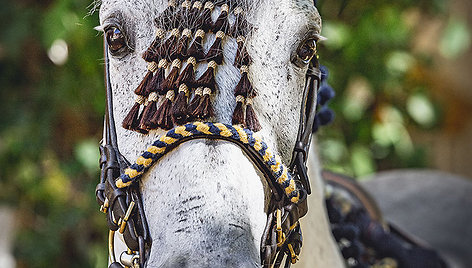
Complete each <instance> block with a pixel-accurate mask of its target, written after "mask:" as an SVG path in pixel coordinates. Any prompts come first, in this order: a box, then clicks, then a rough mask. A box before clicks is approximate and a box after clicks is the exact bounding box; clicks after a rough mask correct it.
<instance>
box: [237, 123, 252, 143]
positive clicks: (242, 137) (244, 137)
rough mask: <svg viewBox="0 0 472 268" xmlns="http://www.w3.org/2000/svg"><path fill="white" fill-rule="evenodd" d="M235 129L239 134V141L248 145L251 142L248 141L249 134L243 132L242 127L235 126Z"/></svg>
mask: <svg viewBox="0 0 472 268" xmlns="http://www.w3.org/2000/svg"><path fill="white" fill-rule="evenodd" d="M234 129H236V131H237V132H238V134H239V140H240V141H241V142H243V143H244V144H248V143H249V141H248V140H247V134H246V132H245V131H244V130H243V128H242V127H240V126H234Z"/></svg>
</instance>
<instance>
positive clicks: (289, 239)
mask: <svg viewBox="0 0 472 268" xmlns="http://www.w3.org/2000/svg"><path fill="white" fill-rule="evenodd" d="M104 54H105V81H106V111H105V119H104V135H103V140H102V143H101V145H100V170H101V173H100V182H99V183H98V185H97V187H96V191H95V194H96V197H97V202H98V204H99V205H100V206H101V209H100V210H101V211H102V212H104V213H106V215H107V222H108V227H109V229H110V232H109V251H110V252H109V255H110V259H111V265H110V266H109V267H110V268H117V267H123V266H122V264H123V265H125V266H126V267H144V265H145V262H146V259H147V258H148V256H149V253H150V248H151V243H152V240H151V237H150V233H149V228H148V226H147V221H146V216H145V214H144V208H143V203H142V199H141V193H140V190H139V186H138V184H137V183H135V184H131V185H130V186H129V187H127V188H118V187H117V186H116V184H115V182H116V180H117V178H119V176H120V174H123V172H124V170H125V168H127V167H128V166H129V165H130V163H129V162H128V161H127V160H126V159H125V157H123V155H121V153H120V151H119V147H118V142H117V135H116V129H115V120H114V116H113V96H112V87H111V83H110V74H109V53H108V45H107V42H106V40H105V41H104ZM320 80H321V72H320V69H319V64H318V60H317V58H316V57H314V58H313V59H312V60H311V61H310V63H309V66H308V71H307V73H306V82H305V88H304V92H303V99H302V103H301V111H300V122H299V129H298V135H297V140H296V142H295V146H294V149H293V153H292V160H291V162H290V165H289V170H290V172H291V174H292V176H293V178H294V179H295V181H296V183H297V186H298V188H299V189H300V190H301V196H300V201H299V202H298V203H297V204H295V203H292V202H290V200H288V199H287V198H286V197H284V195H283V194H281V191H282V190H281V189H280V188H279V187H277V186H276V185H274V184H271V183H270V179H269V177H270V176H271V175H270V174H269V173H270V172H268V171H267V168H266V167H265V165H264V164H263V163H261V160H260V159H258V157H257V154H254V152H251V150H250V149H247V148H246V147H245V146H242V145H241V144H239V143H238V142H234V141H233V140H229V141H232V142H234V143H236V144H238V145H239V147H240V148H242V149H243V151H245V152H246V155H248V156H249V158H250V159H251V160H252V162H253V163H254V164H255V165H256V166H257V167H258V168H259V169H260V170H261V172H262V173H263V174H264V176H265V177H266V178H267V179H268V181H269V186H270V188H271V191H272V197H273V198H272V200H271V201H270V204H269V209H268V213H267V215H268V219H267V224H266V228H265V230H264V232H263V237H262V240H261V241H262V242H261V249H260V250H261V264H262V266H263V267H279V266H280V265H281V264H282V261H283V258H284V257H285V255H287V257H286V261H285V267H290V265H291V263H295V262H296V260H297V258H298V254H299V252H300V247H301V244H302V235H301V229H300V225H299V223H298V219H299V218H300V217H302V216H304V215H305V214H306V212H307V210H308V208H307V203H306V196H307V194H310V193H311V188H310V181H309V178H308V175H307V168H306V160H307V155H308V151H309V149H310V143H311V136H312V127H313V123H314V119H315V113H316V99H317V98H316V97H317V90H318V88H319V84H320ZM196 138H205V137H199V136H198V135H196V136H194V137H189V138H188V139H186V140H185V141H187V140H192V139H196ZM218 139H222V138H218ZM225 140H228V139H225ZM254 155H256V156H254ZM116 231H119V232H120V233H122V234H123V237H124V240H125V243H126V245H127V247H128V251H127V252H123V254H121V256H120V257H119V261H118V260H117V258H116V256H115V253H114V245H113V244H114V241H113V239H114V234H115V232H116ZM280 237H283V240H280V239H281V238H280ZM120 262H121V263H120Z"/></svg>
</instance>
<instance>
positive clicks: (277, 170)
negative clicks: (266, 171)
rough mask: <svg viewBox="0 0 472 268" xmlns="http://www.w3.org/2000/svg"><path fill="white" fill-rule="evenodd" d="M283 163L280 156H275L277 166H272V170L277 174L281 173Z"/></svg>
mask: <svg viewBox="0 0 472 268" xmlns="http://www.w3.org/2000/svg"><path fill="white" fill-rule="evenodd" d="M281 162H282V161H281V160H280V157H279V156H278V155H276V156H275V165H272V166H271V168H272V171H273V172H274V173H277V172H279V171H280V164H282V163H281Z"/></svg>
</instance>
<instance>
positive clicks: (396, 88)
mask: <svg viewBox="0 0 472 268" xmlns="http://www.w3.org/2000/svg"><path fill="white" fill-rule="evenodd" d="M447 5H448V1H446V0H444V1H443V0H436V1H429V0H423V1H421V0H420V1H410V0H403V1H364V0H357V1H344V0H341V1H320V6H321V8H320V13H321V15H322V18H323V32H322V34H323V35H324V36H326V37H328V40H327V41H325V42H324V43H322V44H321V46H320V48H319V51H320V55H321V56H320V61H321V63H322V64H325V65H327V66H328V67H329V70H330V77H329V83H330V84H331V85H332V86H333V88H334V89H335V90H336V93H337V96H336V98H335V100H334V101H333V102H332V104H331V107H332V108H333V109H334V110H335V112H336V115H337V118H336V119H335V122H334V124H333V125H332V126H331V127H327V128H324V129H322V130H321V133H320V135H319V141H320V153H321V159H322V160H323V164H324V166H325V168H328V169H331V170H335V171H339V172H342V173H344V174H350V175H353V176H362V175H367V174H371V173H373V172H375V171H377V170H383V169H391V168H407V167H426V166H427V165H428V159H427V148H424V147H421V146H419V145H416V144H413V143H412V140H411V136H410V131H411V130H414V129H417V130H432V129H435V128H438V127H440V126H441V110H440V107H439V104H438V100H436V99H434V97H433V96H432V94H431V92H430V90H429V87H430V83H431V81H428V80H427V79H426V78H425V76H424V75H421V73H422V72H424V71H425V70H427V69H428V68H429V69H430V68H431V67H433V66H434V64H435V61H434V55H432V54H427V53H425V52H418V51H414V49H413V46H414V44H413V42H414V38H415V33H416V32H417V31H418V29H419V28H420V27H423V26H424V25H422V24H421V22H422V21H421V20H420V19H418V17H420V16H425V17H430V18H435V19H439V20H447V18H448V14H447V11H448V10H447ZM442 35H443V38H442V40H443V41H442V43H441V46H440V47H445V49H444V50H445V51H447V53H449V54H450V55H451V56H458V55H460V54H461V53H463V52H464V51H465V50H466V49H467V48H468V47H469V43H470V38H469V37H468V29H467V25H466V24H465V22H464V21H459V20H457V19H453V20H451V22H449V25H448V26H447V27H446V29H445V30H444V32H443V33H442Z"/></svg>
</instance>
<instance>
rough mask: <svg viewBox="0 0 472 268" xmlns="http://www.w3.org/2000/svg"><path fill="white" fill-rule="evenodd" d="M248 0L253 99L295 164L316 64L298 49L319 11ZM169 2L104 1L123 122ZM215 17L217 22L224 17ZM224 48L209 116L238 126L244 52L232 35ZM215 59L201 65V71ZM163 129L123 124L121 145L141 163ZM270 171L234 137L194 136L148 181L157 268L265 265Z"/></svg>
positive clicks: (300, 2) (301, 4)
mask: <svg viewBox="0 0 472 268" xmlns="http://www.w3.org/2000/svg"><path fill="white" fill-rule="evenodd" d="M241 5H242V6H243V7H244V8H245V10H246V12H247V16H246V18H247V21H248V23H249V24H251V26H252V27H251V30H250V31H249V32H248V34H247V40H246V48H247V53H248V55H250V56H251V59H252V61H251V64H250V65H249V68H248V69H249V71H248V77H249V80H250V81H251V83H252V86H253V88H254V89H255V90H257V93H258V96H257V97H255V98H254V100H253V106H254V110H255V113H256V115H257V117H258V119H259V121H260V124H261V126H262V130H261V131H260V132H261V135H262V136H263V137H264V140H265V141H266V142H267V143H268V144H269V146H271V147H272V148H273V149H274V151H276V152H278V154H279V155H281V157H282V161H283V162H285V163H288V162H289V160H290V157H291V151H292V149H293V146H294V142H295V139H296V135H297V130H298V122H299V115H300V105H301V97H302V94H303V90H304V85H305V72H306V69H307V64H306V63H304V62H303V60H300V58H303V56H306V53H300V49H299V48H300V47H302V48H303V47H304V46H303V45H304V44H305V43H310V42H311V41H312V40H314V39H316V38H317V37H318V34H319V32H320V27H321V21H320V17H319V15H318V13H317V11H316V10H315V8H314V7H313V5H312V3H311V1H310V0H306V1H305V0H296V1H294V0H291V1H287V0H286V1H281V0H261V1H254V2H251V1H247V2H244V3H242V4H241ZM166 6H167V1H160V0H155V1H152V0H138V1H123V0H103V1H102V3H101V8H100V22H101V28H102V29H103V30H104V31H105V32H106V35H107V37H108V41H109V43H108V45H109V47H110V50H111V51H112V53H111V58H110V78H111V85H112V88H113V105H114V110H113V112H114V115H115V120H116V121H117V125H119V123H120V122H121V121H122V120H123V118H125V117H126V115H127V113H128V111H129V109H130V108H131V106H132V105H133V103H134V98H135V97H134V92H133V91H134V89H135V88H136V87H137V86H138V85H139V84H140V82H141V80H142V79H143V77H144V75H145V74H146V62H145V61H144V60H143V59H142V54H143V52H145V51H146V49H147V48H148V47H149V46H150V44H151V43H152V41H153V39H154V37H155V31H156V27H155V25H154V18H156V17H158V16H159V14H160V13H161V12H162V11H163V10H164V9H165V8H166ZM214 13H215V12H214ZM212 16H213V20H215V19H216V17H217V16H218V14H213V15H212ZM214 40H215V36H214V35H209V37H206V38H205V44H204V47H205V51H206V50H208V49H209V47H210V46H211V45H212V43H213V41H214ZM222 47H223V54H224V60H223V63H222V64H221V65H219V66H218V67H217V69H216V72H215V80H216V84H217V90H216V91H215V92H214V95H213V96H212V105H213V107H214V111H215V113H214V114H215V116H214V118H210V121H214V122H222V123H229V124H230V123H231V121H232V115H233V111H234V109H235V106H236V102H235V96H234V88H235V87H236V85H237V84H238V81H239V80H240V77H241V75H240V70H238V68H236V67H234V66H233V63H232V61H233V59H234V58H235V54H236V51H237V42H236V40H235V38H230V37H226V38H225V39H224V40H223V46H222ZM304 51H305V52H306V50H304ZM302 52H303V50H302ZM308 54H309V53H308ZM206 65H207V64H205V63H200V64H198V65H197V66H196V77H197V78H198V77H199V76H200V75H201V74H202V73H203V72H204V71H205V70H206V68H207V67H206ZM169 71H170V70H167V73H168V72H169ZM161 101H162V100H161ZM162 133H163V131H162V130H152V131H150V132H149V134H147V135H143V134H140V133H137V132H134V131H130V130H126V129H123V128H121V127H117V135H118V142H119V147H120V151H121V153H122V154H123V155H124V156H125V157H126V158H128V159H129V160H130V161H134V160H135V159H136V157H137V156H138V155H140V154H141V153H142V151H143V150H144V149H145V148H146V147H147V146H148V145H149V144H150V143H151V142H152V141H153V140H154V139H156V137H157V136H158V135H159V134H162ZM261 177H262V176H261V174H260V172H259V171H257V170H256V169H255V168H254V166H253V165H252V163H251V162H250V161H249V160H248V159H247V157H246V156H245V155H244V154H243V153H242V152H241V150H240V149H239V148H238V147H237V146H235V145H234V144H230V143H228V142H216V141H208V140H194V141H189V142H186V143H184V144H182V145H180V146H179V147H178V148H177V149H176V150H174V151H172V152H171V153H169V154H168V155H167V156H166V157H165V158H163V159H162V160H160V162H159V163H158V164H157V165H156V166H155V167H153V168H151V169H150V170H149V172H148V173H147V175H145V176H144V177H143V178H142V182H143V183H142V185H143V187H142V191H143V202H144V207H145V211H146V216H147V220H148V223H149V226H150V231H151V236H152V238H153V241H154V242H153V245H152V249H151V256H150V258H149V260H148V264H149V266H152V267H160V266H163V265H167V266H169V267H174V266H179V267H182V266H185V265H189V266H191V267H202V266H209V265H210V264H211V266H217V267H218V266H221V267H227V266H238V267H239V266H240V267H253V266H257V263H259V245H260V238H261V235H262V232H263V229H264V226H265V220H266V215H265V211H266V206H267V201H266V200H267V198H268V197H269V195H268V194H267V193H268V191H267V186H266V185H264V181H263V180H261V179H260V178H261ZM196 249H199V250H196ZM167 266H166V267H167Z"/></svg>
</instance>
